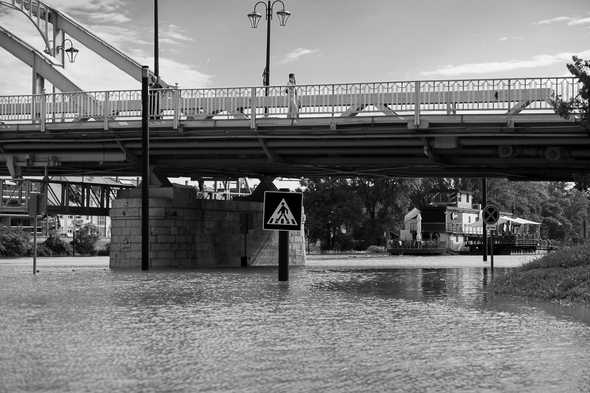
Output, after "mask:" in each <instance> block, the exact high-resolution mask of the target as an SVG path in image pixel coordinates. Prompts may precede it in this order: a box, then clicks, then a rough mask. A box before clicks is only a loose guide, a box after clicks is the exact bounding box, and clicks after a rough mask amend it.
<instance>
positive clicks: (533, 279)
mask: <svg viewBox="0 0 590 393" xmlns="http://www.w3.org/2000/svg"><path fill="white" fill-rule="evenodd" d="M492 289H493V291H494V292H495V293H498V294H509V295H518V296H530V297H536V298H541V299H545V300H553V301H562V302H563V301H565V302H577V303H586V304H590V244H588V245H583V246H576V247H568V248H564V249H561V250H559V251H554V252H551V253H549V254H547V255H545V256H543V257H542V258H539V259H536V260H534V261H532V262H529V263H527V264H525V265H523V266H521V267H519V268H517V269H514V270H513V271H511V272H509V273H508V274H506V275H505V276H502V277H497V278H496V279H495V280H494V281H493V283H492Z"/></svg>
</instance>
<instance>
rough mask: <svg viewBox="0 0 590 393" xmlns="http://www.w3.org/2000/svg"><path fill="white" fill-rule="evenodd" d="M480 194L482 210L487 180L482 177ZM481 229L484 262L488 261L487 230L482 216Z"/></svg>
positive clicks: (485, 202)
mask: <svg viewBox="0 0 590 393" xmlns="http://www.w3.org/2000/svg"><path fill="white" fill-rule="evenodd" d="M481 193H482V197H481V199H482V207H481V208H482V209H485V207H486V205H487V204H488V178H487V177H484V178H483V179H481ZM481 228H482V235H483V237H482V241H483V247H482V252H483V261H484V262H486V261H487V260H488V228H487V225H486V223H485V221H484V220H483V215H482V217H481Z"/></svg>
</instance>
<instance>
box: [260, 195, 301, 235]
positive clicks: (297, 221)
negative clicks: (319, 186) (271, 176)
mask: <svg viewBox="0 0 590 393" xmlns="http://www.w3.org/2000/svg"><path fill="white" fill-rule="evenodd" d="M302 203H303V195H302V194H301V193H300V192H283V191H266V192H265V193H264V209H263V214H262V215H263V222H262V228H263V229H265V230H280V231H296V230H301V216H302V214H301V213H302V211H303V207H302Z"/></svg>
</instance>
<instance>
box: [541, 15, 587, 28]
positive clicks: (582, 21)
mask: <svg viewBox="0 0 590 393" xmlns="http://www.w3.org/2000/svg"><path fill="white" fill-rule="evenodd" d="M561 22H567V25H568V26H579V25H586V24H590V17H583V18H575V17H572V16H556V17H555V18H551V19H543V20H540V21H538V22H536V24H537V25H549V24H552V23H561Z"/></svg>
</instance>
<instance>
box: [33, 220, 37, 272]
mask: <svg viewBox="0 0 590 393" xmlns="http://www.w3.org/2000/svg"><path fill="white" fill-rule="evenodd" d="M33 226H34V227H33V274H36V273H37V213H36V212H35V218H34V219H33Z"/></svg>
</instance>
